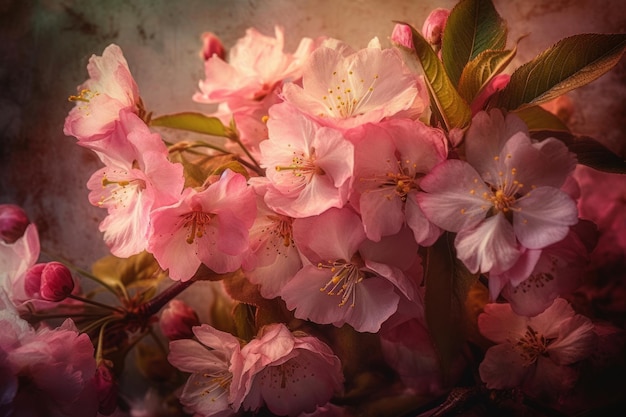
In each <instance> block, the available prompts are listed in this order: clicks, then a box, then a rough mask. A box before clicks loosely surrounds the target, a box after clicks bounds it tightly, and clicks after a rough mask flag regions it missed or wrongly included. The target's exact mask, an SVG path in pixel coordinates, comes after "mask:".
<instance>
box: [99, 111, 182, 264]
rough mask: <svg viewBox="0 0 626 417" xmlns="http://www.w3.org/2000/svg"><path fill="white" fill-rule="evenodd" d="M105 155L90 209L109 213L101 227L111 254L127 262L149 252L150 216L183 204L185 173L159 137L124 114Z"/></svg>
mask: <svg viewBox="0 0 626 417" xmlns="http://www.w3.org/2000/svg"><path fill="white" fill-rule="evenodd" d="M114 125H115V128H114V130H113V132H112V134H111V141H110V144H109V147H108V148H107V149H106V151H103V152H98V154H99V156H100V158H101V159H102V161H103V162H104V163H105V167H104V168H102V169H100V170H98V171H96V172H95V173H94V174H93V175H92V176H91V178H90V179H89V181H88V183H87V187H88V188H89V189H90V190H91V193H90V194H89V201H90V202H91V204H93V205H95V206H99V207H104V208H106V209H107V210H108V216H107V217H106V218H105V219H104V220H103V221H102V222H101V223H100V231H102V232H104V240H105V242H106V243H107V245H108V246H109V248H110V249H111V253H113V254H114V255H115V256H118V257H122V258H125V257H128V256H131V255H134V254H137V253H139V252H141V251H142V250H145V248H146V244H147V239H148V232H149V226H150V223H149V219H150V212H151V211H152V210H153V209H155V208H157V207H160V206H164V205H168V204H172V203H174V202H175V201H177V200H178V198H179V196H180V193H181V191H182V188H183V184H184V178H183V168H182V165H180V164H174V163H171V162H170V161H169V160H168V159H167V155H168V153H167V149H166V147H165V145H164V144H163V141H162V140H161V137H160V136H159V135H158V134H155V133H151V132H150V130H149V129H148V127H147V126H146V125H145V123H143V121H142V120H141V119H139V118H138V117H137V116H135V115H134V114H131V113H120V120H119V121H116V122H115V123H114Z"/></svg>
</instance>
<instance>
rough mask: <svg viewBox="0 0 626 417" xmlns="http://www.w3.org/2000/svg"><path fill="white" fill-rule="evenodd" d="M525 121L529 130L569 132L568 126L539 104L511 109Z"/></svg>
mask: <svg viewBox="0 0 626 417" xmlns="http://www.w3.org/2000/svg"><path fill="white" fill-rule="evenodd" d="M513 113H514V114H516V115H518V116H519V117H520V119H522V120H523V121H524V123H526V126H528V130H529V131H530V132H536V131H542V130H550V131H556V132H569V129H568V127H567V126H566V125H565V123H563V121H562V120H561V119H559V118H558V117H557V116H556V115H554V114H553V113H550V112H549V111H547V110H546V109H544V108H542V107H540V106H531V107H524V108H523V109H520V110H515V111H513Z"/></svg>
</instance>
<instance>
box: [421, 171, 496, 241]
mask: <svg viewBox="0 0 626 417" xmlns="http://www.w3.org/2000/svg"><path fill="white" fill-rule="evenodd" d="M420 187H421V188H422V190H424V191H426V192H425V193H419V194H418V195H417V201H418V203H419V205H420V207H421V209H422V211H423V212H424V214H426V217H427V218H428V220H430V221H431V222H433V223H434V224H436V225H437V226H439V227H441V228H442V229H444V230H448V231H451V232H459V231H461V230H464V229H468V228H471V227H474V226H476V225H478V224H479V223H480V222H481V221H483V219H484V218H485V215H486V214H487V210H488V209H489V208H490V207H491V204H490V202H488V201H486V200H485V198H484V197H483V194H485V195H491V191H490V190H489V189H488V188H487V186H486V185H485V183H484V182H483V181H482V180H481V177H480V175H478V173H477V172H476V170H475V169H474V168H472V166H471V165H469V164H468V163H466V162H463V161H460V160H448V161H445V162H443V163H441V164H439V165H437V166H436V167H434V168H433V169H432V171H431V172H430V173H429V174H428V175H426V176H425V177H424V178H423V179H422V181H421V182H420Z"/></svg>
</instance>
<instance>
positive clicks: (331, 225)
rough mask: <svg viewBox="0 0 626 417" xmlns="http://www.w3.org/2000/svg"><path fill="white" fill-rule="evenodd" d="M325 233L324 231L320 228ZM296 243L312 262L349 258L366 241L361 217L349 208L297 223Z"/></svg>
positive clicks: (295, 229)
mask: <svg viewBox="0 0 626 417" xmlns="http://www.w3.org/2000/svg"><path fill="white" fill-rule="evenodd" d="M322 230H323V231H324V233H320V231H322ZM293 238H294V240H295V242H296V245H297V246H298V248H299V249H300V252H301V253H303V254H304V255H305V256H306V257H307V258H308V259H309V260H311V261H315V262H318V261H326V260H329V259H343V260H346V261H349V260H350V259H352V256H353V255H354V254H355V253H356V251H357V250H358V248H359V246H360V245H361V243H362V242H363V241H364V240H365V232H364V231H363V226H362V225H361V220H360V219H359V217H358V216H357V215H356V214H355V213H354V212H352V211H351V210H349V209H330V210H328V211H327V212H325V213H323V214H322V215H319V216H314V217H308V218H305V219H297V220H296V221H294V223H293Z"/></svg>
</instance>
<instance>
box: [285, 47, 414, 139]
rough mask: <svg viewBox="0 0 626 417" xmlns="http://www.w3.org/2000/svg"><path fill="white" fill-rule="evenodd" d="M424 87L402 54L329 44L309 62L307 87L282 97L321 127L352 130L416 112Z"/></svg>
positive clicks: (288, 88) (287, 87) (292, 87)
mask: <svg viewBox="0 0 626 417" xmlns="http://www.w3.org/2000/svg"><path fill="white" fill-rule="evenodd" d="M418 82H419V79H417V78H416V77H415V76H414V75H412V74H411V73H410V72H409V71H408V69H405V68H404V64H403V62H402V58H401V57H400V55H399V53H398V51H397V50H395V49H381V47H380V43H379V42H378V40H377V39H375V40H373V41H372V42H370V45H369V47H367V48H365V49H361V50H360V51H357V52H351V51H350V50H349V48H348V47H346V46H345V45H334V46H331V44H330V43H327V44H326V46H321V47H319V48H318V49H316V50H315V51H314V52H313V53H312V54H311V57H310V58H309V60H308V61H307V62H306V64H305V66H304V69H303V72H302V87H300V86H299V85H297V84H294V83H288V84H286V85H285V86H284V87H283V91H282V95H283V97H284V99H285V101H287V102H289V103H291V104H293V105H294V106H296V107H297V108H299V109H300V110H301V111H303V112H304V113H307V114H308V115H310V116H311V117H315V118H317V120H318V121H320V122H321V123H323V124H326V125H328V126H334V127H338V128H341V129H348V128H351V127H355V126H358V125H362V124H365V123H376V122H379V121H381V120H382V119H384V118H386V117H391V116H393V115H395V114H396V113H398V112H400V111H403V110H408V109H409V108H411V106H412V105H413V103H414V101H415V100H416V97H417V96H418Z"/></svg>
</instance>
